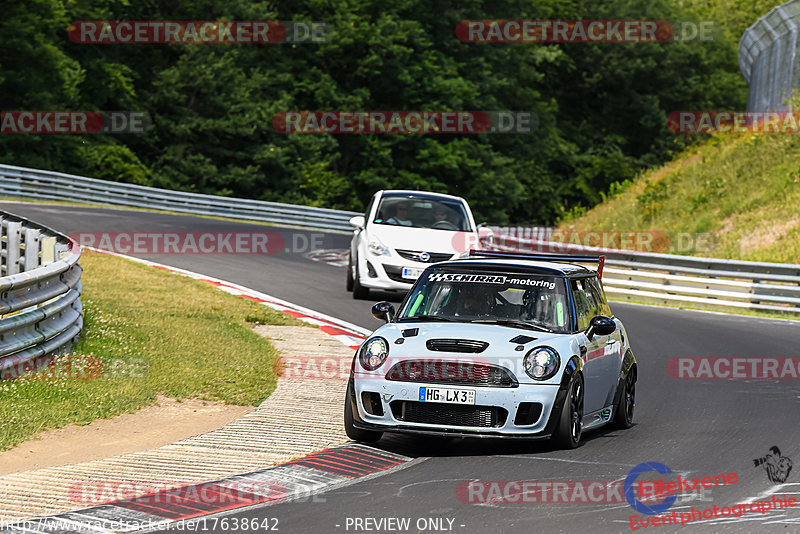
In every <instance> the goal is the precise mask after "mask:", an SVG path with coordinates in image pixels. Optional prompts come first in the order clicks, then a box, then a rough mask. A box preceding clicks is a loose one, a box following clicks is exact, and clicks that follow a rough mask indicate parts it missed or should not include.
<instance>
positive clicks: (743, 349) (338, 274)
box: [0, 202, 800, 534]
mask: <svg viewBox="0 0 800 534" xmlns="http://www.w3.org/2000/svg"><path fill="white" fill-rule="evenodd" d="M0 209H3V210H7V211H9V212H12V213H15V214H18V215H22V216H25V217H29V218H31V219H32V220H34V221H37V222H40V223H43V224H46V225H49V226H51V227H54V228H56V229H58V230H61V231H62V232H64V233H67V234H70V233H73V232H165V231H171V232H182V231H185V232H206V231H208V232H221V231H226V232H227V231H256V232H263V231H269V232H276V233H280V234H281V235H282V236H283V238H284V241H285V242H286V243H287V244H288V243H291V242H292V240H293V239H297V240H298V245H300V246H297V247H289V248H290V249H291V248H296V249H297V250H296V251H294V252H293V251H292V250H289V251H288V252H286V251H284V252H281V253H278V254H271V255H230V254H227V255H202V254H189V255H181V254H173V255H146V256H142V257H145V258H147V259H150V260H153V261H157V262H160V263H164V264H168V265H172V266H176V267H181V268H184V269H189V270H192V271H196V272H200V273H203V274H207V275H209V276H214V277H218V278H222V279H225V280H229V281H232V282H235V283H238V284H241V285H244V286H247V287H250V288H253V289H256V290H259V291H262V292H264V293H267V294H270V295H274V296H276V297H279V298H282V299H286V300H289V301H291V302H294V303H296V304H300V305H302V306H306V307H309V308H312V309H315V310H317V311H320V312H322V313H326V314H329V315H332V316H335V317H338V318H341V319H344V320H346V321H350V322H352V323H355V324H358V325H360V326H364V327H367V328H375V327H377V326H378V325H379V323H378V322H377V321H376V320H375V319H374V318H372V316H371V314H370V310H369V309H370V305H371V304H372V302H373V300H370V301H356V300H353V299H352V296H351V294H350V293H347V292H346V291H345V288H344V280H345V271H344V268H342V267H336V266H332V265H328V264H326V263H321V262H314V261H311V260H309V259H308V258H307V257H306V256H304V254H303V252H308V250H301V249H303V247H302V241H303V239H304V238H302V237H297V236H298V235H302V236H306V238H307V239H308V240H309V242H310V240H311V238H315V239H316V241H315V243H316V245H317V246H319V248H326V249H327V248H330V249H344V248H346V247H347V245H348V243H349V237H348V236H346V235H336V234H325V235H323V234H316V237H315V236H314V235H313V234H315V233H314V232H309V231H301V230H293V229H285V228H272V227H265V226H260V225H252V224H244V223H237V222H228V221H218V220H212V219H202V218H195V217H185V216H177V215H167V214H160V213H149V212H139V211H129V210H114V209H105V208H85V207H73V206H56V205H36V204H29V203H10V202H3V203H2V204H0ZM287 246H288V245H287ZM132 255H135V254H132ZM386 296H389V297H393V298H394V300H399V296H397V295H392V294H386V295H381V294H377V295H374V300H380V299H383V298H384V297H386ZM612 306H613V309H614V312H615V314H616V315H618V316H619V317H621V318H622V320H623V321H624V322H625V324H626V326H627V329H628V333H629V335H630V337H631V339H632V345H633V348H634V351H635V354H636V358H637V360H638V363H639V382H638V384H637V399H636V416H635V421H636V424H635V426H634V427H633V428H631V429H629V430H625V431H616V430H608V431H604V430H599V431H597V432H591V433H587V434H585V435H584V441H583V443H582V444H581V446H580V447H578V448H577V449H575V450H572V451H560V450H553V449H552V448H550V447H549V446H548V445H547V444H546V443H542V442H503V441H500V440H496V439H484V440H481V439H439V438H409V437H402V436H386V437H384V439H383V440H381V441H380V442H379V444H378V446H379V447H381V448H385V449H387V450H390V451H393V452H398V453H400V454H404V455H408V456H413V457H418V458H420V459H421V461H419V462H418V463H413V464H412V465H410V466H409V467H408V468H406V469H402V470H399V471H395V472H392V473H390V474H388V475H386V476H381V477H376V478H372V479H369V480H364V481H360V482H357V483H355V484H353V485H350V486H347V487H344V488H340V489H338V490H333V491H330V492H328V493H324V494H321V495H317V496H315V497H313V498H309V499H307V500H306V501H304V502H293V503H283V504H279V505H274V506H269V507H263V508H255V509H250V510H247V511H245V512H239V513H236V514H231V515H229V516H228V517H229V518H231V520H233V519H234V518H239V520H241V519H242V518H245V517H247V518H249V519H251V518H267V517H269V518H277V520H278V521H277V524H278V528H279V532H284V533H289V534H294V533H306V532H307V533H315V534H316V533H329V532H366V531H372V532H376V531H377V532H463V533H464V534H476V533H483V532H508V533H510V532H553V533H555V532H629V531H631V525H630V523H629V516H631V515H634V514H637V512H635V511H634V510H633V509H632V508H631V507H630V506H629V505H628V504H627V503H626V502H625V500H624V496H623V498H622V502H610V503H599V504H598V503H586V502H571V503H560V502H559V503H549V502H548V503H542V502H525V503H520V502H502V499H500V502H498V501H495V502H484V503H470V502H468V501H469V499H468V497H467V493H466V492H457V489H458V488H459V484H461V483H464V482H466V481H471V480H480V481H503V482H506V481H538V482H544V481H603V482H608V481H613V480H617V481H619V480H623V479H624V478H625V477H626V476H627V475H628V472H629V471H630V470H631V469H632V468H633V467H634V466H636V465H638V464H640V463H642V462H649V461H653V462H659V463H662V464H665V465H667V466H669V467H670V468H671V469H672V470H673V471H674V472H676V473H680V474H682V475H683V476H686V477H690V478H694V477H704V476H714V475H718V474H722V473H731V472H735V473H737V475H738V482H737V483H736V484H732V485H729V486H725V487H715V488H713V489H712V490H706V491H705V492H704V493H700V492H690V493H693V495H692V494H687V495H685V496H683V497H680V498H679V499H678V502H677V503H676V504H675V505H673V507H672V508H671V509H670V512H671V511H672V510H675V511H677V512H679V513H680V512H682V511H687V510H689V507H691V506H694V507H695V508H696V509H699V510H702V509H705V508H711V507H713V506H715V505H716V506H719V507H723V506H730V505H733V504H736V503H741V502H744V501H752V500H764V499H769V498H771V496H772V495H773V494H775V495H783V494H787V495H789V496H791V495H792V494H794V497H796V498H798V497H800V465H798V466H796V467H795V470H794V471H792V472H791V474H790V476H789V478H788V480H787V481H786V484H784V485H783V486H777V485H775V484H773V483H772V482H770V481H769V480H768V478H767V474H766V471H765V470H764V468H763V467H755V466H754V462H753V459H754V458H758V457H762V456H764V455H765V454H766V453H767V452H768V450H769V448H770V447H771V446H774V445H777V446H778V447H780V449H781V452H782V455H783V456H785V457H788V458H790V459H792V460H793V461H794V462H795V463H798V462H800V425H798V423H799V422H800V415H799V414H800V410H798V407H800V381H798V380H676V379H673V378H670V376H668V374H667V373H666V371H665V365H666V362H667V360H668V359H669V358H672V357H678V356H684V357H685V356H708V357H713V356H741V357H750V358H759V357H766V356H775V357H800V346H798V342H800V323H791V322H788V321H773V320H766V319H756V318H746V317H736V316H729V315H722V314H711V313H702V312H693V311H685V310H674V309H664V308H655V307H646V306H636V305H627V304H613V305H612ZM343 397H344V392H342V398H336V399H332V400H331V402H336V403H341V402H342V400H343ZM498 487H506V488H511V487H512V486H507V485H504V486H498ZM461 488H462V489H463V485H462V486H461ZM517 493H518V491H517ZM487 495H488V494H487ZM572 498H573V499H574V497H572ZM578 500H580V499H578ZM612 500H614V499H612ZM616 500H617V501H618V500H619V499H616ZM465 501H467V502H465ZM364 518H372V519H374V520H376V521H380V520H386V519H387V518H408V519H409V520H410V527H409V528H408V529H406V530H397V529H396V527H397V524H395V523H393V522H392V523H384V524H382V525H381V527H383V528H377V527H378V525H377V523H374V522H372V520H370V521H369V522H363V521H362V520H363V519H364ZM357 519H359V520H360V521H358V522H357V521H356V520H357ZM429 519H431V520H430V521H429ZM437 520H438V521H437ZM262 524H263V523H262ZM204 526H205V529H204V528H203V527H204ZM636 526H640V525H636ZM386 527H395V529H394V530H393V529H392V528H386ZM798 529H800V508H794V509H792V510H789V511H788V512H785V511H784V512H781V511H779V512H768V513H766V514H759V513H758V512H756V513H748V514H746V515H744V516H743V517H740V518H738V519H728V520H714V521H710V522H709V521H705V522H698V523H693V524H689V525H686V526H683V527H680V526H651V527H650V528H647V529H643V528H640V529H639V530H646V531H647V532H676V531H699V532H743V533H744V532H797V531H798ZM200 530H201V531H202V530H207V531H209V532H212V531H215V532H223V531H228V530H230V529H228V530H223V529H222V528H221V527H220V526H219V525H218V526H217V528H214V527H213V523H211V522H209V523H207V524H206V525H203V524H202V523H201V526H200ZM248 530H254V529H248Z"/></svg>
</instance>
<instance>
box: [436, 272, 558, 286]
mask: <svg viewBox="0 0 800 534" xmlns="http://www.w3.org/2000/svg"><path fill="white" fill-rule="evenodd" d="M428 281H429V282H449V283H455V284H497V285H502V286H506V287H514V288H529V287H540V288H546V289H550V290H553V289H555V288H556V282H555V280H554V279H553V277H550V276H531V275H524V274H517V273H443V272H436V273H431V274H429V275H428Z"/></svg>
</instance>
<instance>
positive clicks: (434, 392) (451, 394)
mask: <svg viewBox="0 0 800 534" xmlns="http://www.w3.org/2000/svg"><path fill="white" fill-rule="evenodd" d="M419 401H420V402H444V403H447V404H475V390H474V389H452V388H429V387H421V388H419Z"/></svg>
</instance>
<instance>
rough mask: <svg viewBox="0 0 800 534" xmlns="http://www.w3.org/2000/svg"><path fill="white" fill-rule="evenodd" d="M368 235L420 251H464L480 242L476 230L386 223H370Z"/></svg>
mask: <svg viewBox="0 0 800 534" xmlns="http://www.w3.org/2000/svg"><path fill="white" fill-rule="evenodd" d="M367 235H368V239H372V238H374V237H377V238H378V239H380V241H381V243H383V244H384V245H386V246H387V247H389V248H391V249H402V250H416V251H420V252H423V251H424V252H450V253H453V254H455V253H462V252H467V251H469V249H470V248H473V247H474V246H476V245H477V243H478V237H477V235H478V234H477V233H476V232H451V231H447V230H434V229H431V228H412V227H408V226H394V225H385V224H381V225H379V224H372V225H370V227H369V230H368V232H367Z"/></svg>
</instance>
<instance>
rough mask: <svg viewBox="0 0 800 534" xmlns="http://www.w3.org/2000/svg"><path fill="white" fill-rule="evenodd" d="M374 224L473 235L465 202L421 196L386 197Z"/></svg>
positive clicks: (382, 200) (376, 213) (379, 207)
mask: <svg viewBox="0 0 800 534" xmlns="http://www.w3.org/2000/svg"><path fill="white" fill-rule="evenodd" d="M372 222H373V223H375V224H387V225H395V226H408V227H413V228H431V229H434V230H446V231H451V232H457V231H460V232H471V231H472V226H471V224H470V222H469V217H468V216H467V211H466V208H465V207H464V203H463V202H462V201H461V200H458V199H448V198H433V197H428V196H421V195H420V196H416V195H384V196H383V198H381V202H380V204H379V205H378V211H376V212H375V218H374V219H373V220H372Z"/></svg>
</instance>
